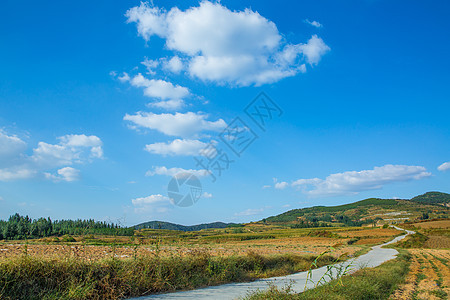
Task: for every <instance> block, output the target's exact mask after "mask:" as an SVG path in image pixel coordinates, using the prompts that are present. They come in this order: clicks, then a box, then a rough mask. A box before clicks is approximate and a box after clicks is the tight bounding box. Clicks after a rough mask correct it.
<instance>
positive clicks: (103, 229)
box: [0, 213, 134, 240]
mask: <svg viewBox="0 0 450 300" xmlns="http://www.w3.org/2000/svg"><path fill="white" fill-rule="evenodd" d="M86 234H99V235H120V236H132V235H133V234H134V229H133V228H125V227H121V226H119V225H118V224H114V223H112V222H111V223H109V222H100V221H95V220H93V219H89V220H81V219H78V220H56V221H52V220H51V219H50V217H49V218H39V219H31V218H29V217H28V216H21V215H19V214H17V213H16V214H14V215H12V216H10V217H9V219H8V220H7V221H3V220H0V240H3V239H6V240H24V239H33V238H42V237H49V236H61V235H86Z"/></svg>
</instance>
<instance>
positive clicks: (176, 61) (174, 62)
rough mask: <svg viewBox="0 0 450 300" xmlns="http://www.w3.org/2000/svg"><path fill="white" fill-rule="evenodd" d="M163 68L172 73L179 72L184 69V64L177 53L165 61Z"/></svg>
mask: <svg viewBox="0 0 450 300" xmlns="http://www.w3.org/2000/svg"><path fill="white" fill-rule="evenodd" d="M163 68H164V69H166V70H168V71H170V72H172V73H176V74H178V73H180V72H181V71H182V70H183V69H184V65H183V62H182V61H181V59H180V58H179V57H178V56H177V55H175V56H174V57H172V58H171V59H169V60H165V61H164V63H163Z"/></svg>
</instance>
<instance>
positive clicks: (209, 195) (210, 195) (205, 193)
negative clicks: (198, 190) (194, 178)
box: [202, 192, 213, 199]
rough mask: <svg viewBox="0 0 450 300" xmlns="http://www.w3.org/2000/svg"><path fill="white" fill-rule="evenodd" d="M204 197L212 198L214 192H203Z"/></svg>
mask: <svg viewBox="0 0 450 300" xmlns="http://www.w3.org/2000/svg"><path fill="white" fill-rule="evenodd" d="M202 197H203V198H206V199H211V198H212V197H213V194H211V193H208V192H203V195H202Z"/></svg>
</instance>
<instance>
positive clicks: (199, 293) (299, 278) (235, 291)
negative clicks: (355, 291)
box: [132, 226, 415, 300]
mask: <svg viewBox="0 0 450 300" xmlns="http://www.w3.org/2000/svg"><path fill="white" fill-rule="evenodd" d="M392 227H394V228H395V229H397V230H402V231H405V232H406V234H404V235H401V236H398V237H396V238H394V239H393V240H391V241H389V242H387V243H384V244H381V245H377V246H373V247H372V250H370V251H369V252H367V253H366V254H363V255H361V256H358V257H357V258H354V259H350V260H347V261H345V262H342V263H339V264H336V266H337V267H339V266H343V267H346V266H348V265H350V264H351V266H350V268H351V270H352V272H354V271H356V270H359V269H362V268H366V267H377V266H379V265H381V264H382V263H384V262H386V261H388V260H391V259H393V258H395V257H396V256H397V254H398V251H397V250H395V249H390V248H382V247H383V246H386V245H389V244H393V243H396V242H398V241H400V240H401V239H404V238H405V237H406V236H408V235H409V234H413V233H415V232H414V231H410V230H404V229H402V228H399V227H397V226H392ZM326 271H327V267H326V266H324V267H321V268H318V269H315V270H312V278H310V279H309V280H308V282H306V281H307V280H306V279H307V272H306V271H305V272H299V273H295V274H291V275H286V276H281V277H271V278H265V279H259V280H256V281H252V282H241V283H229V284H223V285H218V286H211V287H206V288H201V289H196V290H190V291H181V292H173V293H166V294H156V295H150V296H145V297H139V298H132V299H133V300H150V299H152V300H154V299H163V300H178V299H196V300H201V299H204V300H207V299H224V300H226V299H238V298H241V297H243V296H245V295H246V294H247V293H248V292H249V291H254V290H257V289H260V290H264V289H267V287H268V284H269V283H270V284H273V285H276V286H278V287H279V288H282V287H284V286H286V285H288V284H291V286H292V289H293V290H294V291H295V292H302V291H303V290H304V288H305V286H306V288H308V289H309V288H313V287H314V283H315V282H317V281H319V280H320V278H321V277H322V275H324V274H325V272H326ZM327 281H329V280H327Z"/></svg>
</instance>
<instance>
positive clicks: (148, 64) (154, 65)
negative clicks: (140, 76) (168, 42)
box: [141, 57, 159, 75]
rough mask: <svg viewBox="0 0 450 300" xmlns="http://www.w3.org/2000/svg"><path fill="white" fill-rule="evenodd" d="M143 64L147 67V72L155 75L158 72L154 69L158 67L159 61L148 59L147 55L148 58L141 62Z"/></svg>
mask: <svg viewBox="0 0 450 300" xmlns="http://www.w3.org/2000/svg"><path fill="white" fill-rule="evenodd" d="M141 64H143V65H144V66H145V67H146V68H147V74H150V75H155V74H156V72H155V71H154V69H156V68H157V67H158V65H159V61H157V60H152V59H148V58H147V57H146V58H144V61H143V62H141Z"/></svg>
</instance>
